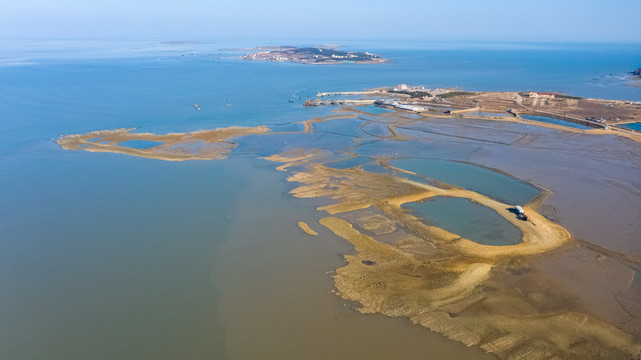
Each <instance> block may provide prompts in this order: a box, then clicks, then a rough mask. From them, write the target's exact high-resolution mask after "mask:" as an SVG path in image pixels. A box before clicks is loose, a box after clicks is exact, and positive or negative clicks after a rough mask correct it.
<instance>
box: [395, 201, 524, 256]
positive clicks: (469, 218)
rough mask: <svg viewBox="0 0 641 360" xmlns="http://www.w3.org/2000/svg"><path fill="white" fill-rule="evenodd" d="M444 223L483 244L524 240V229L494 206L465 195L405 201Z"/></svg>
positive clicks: (428, 217) (439, 224) (442, 225)
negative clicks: (417, 201)
mask: <svg viewBox="0 0 641 360" xmlns="http://www.w3.org/2000/svg"><path fill="white" fill-rule="evenodd" d="M404 207H408V208H410V209H412V210H414V211H415V212H417V213H418V214H419V215H420V216H422V217H424V218H425V219H426V222H427V223H429V224H430V225H434V226H437V227H440V228H442V229H444V230H447V231H449V232H452V233H455V234H458V235H460V236H461V237H463V238H466V239H469V240H472V241H474V242H477V243H479V244H483V245H492V246H503V245H515V244H518V243H520V242H521V238H522V236H523V233H522V232H521V230H519V229H518V228H517V227H516V226H514V225H512V224H511V223H509V222H508V221H506V220H505V219H504V218H503V217H502V216H500V215H499V214H497V213H496V212H495V211H493V210H492V209H490V208H487V207H485V206H482V205H479V204H477V203H474V202H472V201H470V200H468V199H463V198H447V197H434V198H432V199H430V200H429V201H425V202H420V203H409V204H406V205H404Z"/></svg>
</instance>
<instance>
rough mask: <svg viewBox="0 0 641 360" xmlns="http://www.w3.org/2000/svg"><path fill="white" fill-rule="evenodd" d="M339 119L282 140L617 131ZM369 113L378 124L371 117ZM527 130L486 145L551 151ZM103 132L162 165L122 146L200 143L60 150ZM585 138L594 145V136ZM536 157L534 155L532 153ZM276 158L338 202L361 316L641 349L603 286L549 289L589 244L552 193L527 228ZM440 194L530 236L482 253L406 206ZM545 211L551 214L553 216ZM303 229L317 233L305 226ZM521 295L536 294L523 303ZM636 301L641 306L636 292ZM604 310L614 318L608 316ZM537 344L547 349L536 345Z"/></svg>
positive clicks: (344, 270) (306, 154)
mask: <svg viewBox="0 0 641 360" xmlns="http://www.w3.org/2000/svg"><path fill="white" fill-rule="evenodd" d="M337 112H338V113H337V114H333V115H329V116H325V117H319V118H313V119H310V120H306V121H302V122H301V123H303V124H304V130H303V131H301V132H289V133H281V134H289V135H292V136H295V135H296V134H309V133H314V132H318V131H320V130H319V128H318V124H330V125H331V124H337V123H340V122H341V121H342V122H350V121H351V122H355V121H359V122H360V123H361V124H360V125H359V129H360V130H361V131H362V132H363V133H365V131H364V127H365V126H366V125H367V124H372V123H376V122H377V121H380V123H379V124H380V125H383V124H384V125H385V128H386V129H387V130H388V131H389V134H388V135H379V136H374V135H369V136H370V137H371V138H374V139H378V140H379V141H381V140H385V141H393V142H398V143H399V144H403V141H406V140H407V139H408V138H409V136H410V135H408V133H412V134H413V135H412V136H417V134H420V131H421V130H420V128H418V127H417V126H416V124H421V123H427V124H429V123H430V118H434V120H437V119H442V120H450V119H455V120H456V121H457V122H459V125H456V124H454V125H448V126H459V127H460V128H461V129H462V128H463V125H462V124H464V122H465V121H469V122H471V123H478V122H483V121H486V122H489V121H497V120H498V121H500V123H505V124H509V125H510V128H513V127H519V126H520V127H523V125H528V126H529V125H536V128H540V129H544V130H545V131H546V132H547V131H553V132H557V131H558V133H561V134H563V136H564V138H567V139H569V138H570V137H572V136H574V139H578V137H581V135H583V134H611V133H610V132H605V131H600V130H581V129H574V128H570V127H567V126H563V125H555V124H547V123H540V122H536V121H528V122H524V121H522V120H520V119H518V118H517V117H501V116H495V117H487V118H483V117H482V116H478V115H465V114H462V115H457V116H448V115H446V114H443V115H439V116H433V115H432V114H429V115H428V114H425V113H417V114H416V115H418V116H417V117H408V116H406V115H407V112H406V111H398V110H395V111H394V112H392V113H386V114H371V113H367V112H366V111H364V110H362V109H360V108H357V107H346V108H340V109H339V110H337ZM365 114H366V115H365ZM363 116H366V117H367V119H366V120H364V119H361V117H363ZM468 116H469V118H468ZM475 119H476V120H475ZM443 124H447V122H444V123H443ZM330 129H331V128H330ZM559 130H561V131H559ZM267 131H268V129H266V128H265V127H258V128H246V129H242V130H239V129H238V128H231V129H217V130H212V131H210V132H211V133H210V132H207V131H206V132H204V134H206V135H203V136H205V138H206V139H207V141H208V142H210V143H220V144H228V142H229V141H230V139H231V138H236V137H240V138H239V139H238V141H242V134H246V135H249V134H254V135H261V136H262V135H275V133H267ZM492 131H495V132H496V131H499V132H501V131H505V132H506V133H510V132H511V131H508V130H500V129H499V128H495V129H488V132H492ZM521 131H522V132H523V133H524V134H525V135H520V134H514V139H515V140H514V141H510V140H509V139H505V140H503V139H501V141H500V142H499V141H497V140H489V138H488V140H487V141H486V142H485V143H487V144H492V146H498V147H505V146H508V147H515V148H521V147H523V146H526V145H528V144H530V143H532V142H536V141H537V139H538V141H541V142H542V144H545V139H544V137H543V136H541V137H538V138H537V136H536V135H532V133H535V132H534V131H532V129H531V128H524V129H521ZM596 131H599V133H596ZM199 133H200V132H199ZM101 134H102V135H104V134H107V135H108V136H113V137H110V138H109V140H110V141H111V142H114V144H115V146H111V147H109V146H104V147H100V146H95V147H96V148H98V149H100V150H99V151H109V152H118V153H121V154H126V155H134V156H142V157H149V158H154V159H162V156H160V155H159V154H158V153H154V150H153V148H151V149H149V151H148V152H143V151H133V150H132V151H130V150H126V152H123V151H122V149H121V148H123V147H122V146H117V144H118V143H120V142H121V141H125V140H129V139H138V140H149V141H160V140H165V141H170V139H174V138H172V136H174V137H175V139H174V140H172V141H173V142H171V144H172V145H180V144H181V143H182V142H184V141H191V135H192V134H168V135H153V134H132V133H130V132H129V131H120V132H118V133H116V132H114V133H109V132H106V133H105V132H102V133H101V132H94V133H89V134H86V135H77V136H75V137H74V136H70V137H66V138H61V141H62V142H61V143H60V145H61V147H62V146H66V147H63V148H65V149H70V150H87V151H92V150H93V149H91V148H85V147H80V146H79V145H85V144H86V143H93V142H95V140H94V141H93V142H92V141H91V140H92V139H94V138H96V137H99V136H100V135H101ZM201 135H202V134H201ZM480 135H483V136H488V134H468V135H465V134H463V133H456V132H455V133H450V134H446V133H445V132H436V131H431V132H426V133H425V136H427V139H429V137H432V136H437V137H449V138H452V139H454V140H455V141H454V144H456V143H458V142H471V143H479V142H481V143H482V142H483V141H485V140H483V136H480ZM199 136H200V135H199ZM493 136H494V135H493ZM496 136H498V137H502V136H504V135H500V134H499V135H496ZM74 138H79V139H81V140H82V141H76V142H75V143H74V142H73V140H71V139H74ZM63 139H68V140H69V141H71V144H72V145H73V146H71V145H68V144H67V145H65V141H63ZM581 139H582V140H583V141H586V142H589V140H588V138H582V137H581ZM635 140H636V139H635ZM421 141H422V142H425V143H427V142H428V140H421ZM636 141H637V142H638V140H636ZM358 143H359V141H356V140H355V141H354V144H353V146H354V147H357V146H358ZM580 143H581V141H576V142H575V143H573V144H570V145H571V146H580ZM234 144H236V143H234ZM105 145H106V144H105ZM570 145H568V146H570ZM539 146H540V145H539ZM225 149H226V150H225V151H223V152H217V153H216V154H215V156H217V157H212V159H214V158H220V157H222V156H224V155H226V154H228V152H229V151H230V150H229V149H228V148H225ZM525 149H526V150H528V151H530V150H529V149H530V148H527V147H526V148H525ZM537 149H538V147H533V148H532V150H531V151H532V153H533V154H535V153H536V152H537V151H539V150H537ZM192 150H193V151H192V152H191V153H189V152H188V153H185V154H181V156H180V157H172V158H171V159H172V160H175V159H179V160H189V159H205V158H207V157H206V156H211V155H212V154H200V153H199V152H198V149H192ZM335 150H336V149H334V151H335ZM93 151H96V150H93ZM352 151H353V150H352V149H351V148H347V149H342V150H341V152H345V153H347V154H352V155H353V154H354V153H353V152H352ZM370 156H371V157H372V158H373V159H374V160H375V162H376V163H378V164H379V165H381V166H382V167H383V168H386V169H391V167H389V165H388V166H385V160H386V157H385V156H381V155H378V156H376V155H370ZM468 156H469V155H468ZM265 159H266V160H270V161H272V162H277V163H279V165H278V166H277V167H276V169H277V170H281V171H287V172H289V178H288V181H290V182H293V183H296V184H297V185H296V187H295V188H294V189H293V190H292V191H291V194H292V195H293V196H294V197H298V198H312V199H330V204H329V205H323V206H319V207H318V208H317V210H318V211H319V212H321V213H322V212H325V213H327V214H329V215H331V216H328V217H321V218H320V219H319V224H321V225H323V226H324V227H325V228H327V229H328V230H330V231H331V232H332V233H334V234H335V235H336V236H339V237H341V238H343V239H345V240H346V241H348V242H349V243H350V244H352V245H353V246H354V247H355V249H356V254H355V255H351V254H347V255H345V260H346V265H344V266H342V267H339V268H338V269H337V270H336V272H335V274H334V276H333V279H334V285H335V287H336V290H337V292H338V294H339V295H340V296H341V297H342V298H344V299H346V300H350V301H357V302H358V303H359V304H360V308H359V311H361V312H364V313H381V314H384V315H387V316H392V317H396V316H400V317H405V318H408V319H410V321H412V322H414V323H417V324H420V325H422V326H424V327H427V328H429V329H431V330H433V331H436V332H439V333H441V334H443V335H445V336H447V337H448V338H450V339H454V340H456V341H459V342H461V343H463V344H465V345H467V346H477V347H480V348H482V349H484V350H485V351H488V352H492V353H495V354H498V355H499V356H501V357H503V358H507V359H521V358H528V357H527V356H534V357H535V358H544V357H546V356H558V357H563V358H572V357H577V358H580V357H581V356H587V355H590V354H619V355H620V356H627V355H629V354H634V353H635V352H636V351H638V350H640V349H641V348H640V347H639V345H638V339H637V340H635V338H634V335H631V333H630V332H631V327H634V326H636V325H635V324H636V322H635V321H636V320H630V321H629V322H628V325H626V326H625V327H620V326H618V325H617V326H615V325H613V324H618V321H619V317H620V316H622V314H621V313H620V312H617V311H615V310H612V308H613V307H612V305H604V306H603V309H606V310H602V311H599V310H597V309H594V307H590V306H588V305H586V304H585V303H586V302H587V301H588V300H586V299H589V296H590V294H592V293H593V290H591V289H588V288H581V287H584V285H582V284H586V279H584V278H581V277H579V278H580V280H573V281H571V282H570V283H571V284H572V285H573V286H575V287H577V286H578V288H579V290H577V291H575V292H572V293H571V294H568V293H567V290H565V289H563V286H562V285H561V284H563V281H562V280H559V279H558V278H557V277H562V276H563V274H564V273H565V272H558V271H557V272H556V273H557V274H558V276H557V275H555V276H554V277H553V280H554V281H555V282H557V283H558V284H559V285H557V286H554V287H549V285H544V282H543V280H546V279H548V277H549V276H550V275H549V274H548V272H549V271H550V269H555V267H556V268H558V266H559V265H558V264H547V263H546V262H549V261H550V260H549V259H551V258H553V257H561V256H565V254H571V253H572V252H573V251H574V250H573V248H574V247H576V246H577V245H576V244H577V239H573V238H572V236H571V235H570V232H569V231H568V230H566V229H565V228H564V227H561V225H560V224H557V223H554V222H553V221H550V220H549V219H548V218H547V216H544V215H546V214H547V213H550V210H549V208H548V200H545V201H543V200H542V199H543V197H544V196H545V195H542V196H540V197H538V198H537V199H535V200H534V201H533V203H531V204H529V205H527V206H524V208H525V209H526V211H527V213H528V215H529V216H531V219H532V221H528V222H522V221H521V220H516V219H515V218H514V215H513V214H511V213H510V212H509V211H508V210H507V209H508V208H509V207H510V206H511V204H505V203H501V202H498V201H496V200H493V199H490V198H488V197H487V196H485V195H481V194H479V193H476V192H472V191H469V190H465V189H457V188H454V187H451V186H450V187H447V186H446V187H442V186H441V185H439V186H434V185H431V184H424V183H420V182H416V181H412V180H408V179H402V178H399V177H398V176H394V175H390V174H375V173H370V172H367V171H364V170H363V169H361V167H360V166H357V167H355V168H348V169H332V168H329V167H327V166H325V164H326V162H331V159H332V158H331V154H329V153H328V149H323V148H315V147H307V148H298V149H292V151H289V152H284V153H275V154H273V155H271V156H268V157H265ZM472 162H474V161H472ZM507 173H508V174H509V173H510V172H509V171H508V172H507ZM518 178H523V177H518ZM444 185H447V184H444ZM537 186H538V184H537ZM554 190H555V189H552V191H554ZM434 196H445V197H452V196H453V197H463V198H468V199H471V200H473V201H474V202H476V203H478V204H480V205H482V206H485V207H489V208H491V209H492V210H493V211H495V212H496V213H498V214H499V215H501V216H502V217H503V218H504V219H505V220H506V221H508V222H511V223H513V224H514V225H515V226H517V227H518V228H519V229H520V230H521V231H522V233H523V239H522V242H521V243H519V244H517V245H510V246H487V245H480V244H478V243H476V242H474V241H472V240H469V239H463V238H461V237H460V236H458V235H456V234H455V233H454V232H450V231H446V230H444V229H441V228H438V227H435V226H431V225H427V224H425V223H424V221H423V220H422V219H420V218H418V217H416V216H415V215H412V214H410V213H408V212H407V211H405V210H403V209H402V208H401V205H402V204H404V203H406V202H411V201H412V202H413V201H420V200H425V199H428V198H430V197H434ZM524 205H525V204H524ZM538 208H541V209H542V210H541V212H539V211H538ZM305 224H307V223H305ZM299 227H300V229H301V230H303V231H305V232H307V231H306V230H305V227H304V226H301V224H300V223H299ZM307 227H309V225H307ZM310 230H311V228H310ZM308 234H309V232H308ZM584 251H587V253H588V254H590V255H589V256H593V257H594V258H593V259H592V260H590V261H591V262H594V261H598V259H599V257H598V256H605V257H606V258H607V259H608V260H612V264H609V265H608V269H609V270H608V271H612V272H616V271H622V270H621V269H620V268H618V265H616V263H617V261H618V260H619V255H618V254H616V253H606V252H599V251H597V250H595V249H588V250H584ZM603 254H605V255H603ZM633 261H634V260H633ZM435 264H437V265H435ZM566 281H567V280H566ZM503 283H510V284H512V288H511V289H508V288H506V287H505V285H503ZM444 284H449V285H445V286H444ZM545 284H547V283H545ZM577 284H578V285H577ZM622 286H623V285H622ZM515 289H516V290H515ZM513 291H517V293H518V294H516V295H515V294H514V293H513ZM613 291H615V290H613ZM520 294H527V296H525V297H522V296H521V295H520ZM517 295H518V296H517ZM631 296H632V298H634V296H636V295H634V294H633V295H631ZM599 304H602V305H603V302H602V301H600V302H599ZM603 314H608V315H607V316H605V320H603V316H604V315H603ZM628 314H629V313H628ZM632 314H634V312H632ZM550 321H551V322H552V323H554V326H555V330H554V331H553V332H552V333H549V329H547V328H546V326H547V325H546V324H548V323H549V322H550ZM577 327H581V331H580V332H576V331H575V329H576V328H577ZM496 334H508V335H504V336H498V335H496ZM533 338H536V339H540V341H538V342H535V341H532V340H531V339H533ZM568 344H577V345H575V346H574V347H571V351H570V352H568V351H569V350H568V349H569V348H570V347H569V345H568Z"/></svg>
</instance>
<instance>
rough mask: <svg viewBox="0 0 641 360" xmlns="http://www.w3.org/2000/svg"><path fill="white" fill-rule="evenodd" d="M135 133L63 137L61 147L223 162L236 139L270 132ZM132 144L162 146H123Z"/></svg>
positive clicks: (237, 129)
mask: <svg viewBox="0 0 641 360" xmlns="http://www.w3.org/2000/svg"><path fill="white" fill-rule="evenodd" d="M133 130H134V129H116V130H100V131H94V132H90V133H87V134H84V135H66V136H61V137H60V139H58V141H57V143H58V144H59V145H60V147H62V148H63V149H66V150H85V151H90V152H110V153H118V154H125V155H131V156H140V157H145V158H149V159H158V160H165V161H184V160H198V159H201V160H211V159H221V158H223V157H224V156H225V155H227V154H228V153H229V152H230V151H231V150H232V149H233V148H234V147H235V146H236V144H235V143H234V142H233V141H231V140H232V139H234V138H237V137H240V136H246V135H250V134H262V133H265V132H267V131H269V129H267V128H266V127H265V126H258V127H255V128H242V127H230V128H223V129H215V130H204V131H196V132H193V133H173V134H166V135H157V134H149V133H134V132H132V131H133ZM131 140H142V141H153V142H160V143H161V144H160V145H157V146H153V147H150V148H148V149H135V148H132V147H127V146H122V145H120V144H121V143H124V142H126V141H131Z"/></svg>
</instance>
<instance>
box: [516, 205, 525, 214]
mask: <svg viewBox="0 0 641 360" xmlns="http://www.w3.org/2000/svg"><path fill="white" fill-rule="evenodd" d="M514 210H516V212H517V213H518V214H519V215H523V214H524V213H525V212H524V211H523V208H522V207H520V206H518V205H516V206H515V207H514Z"/></svg>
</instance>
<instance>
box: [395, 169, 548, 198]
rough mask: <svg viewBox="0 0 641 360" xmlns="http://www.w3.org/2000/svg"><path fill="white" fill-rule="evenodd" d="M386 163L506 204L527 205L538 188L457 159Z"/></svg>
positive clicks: (538, 191)
mask: <svg viewBox="0 0 641 360" xmlns="http://www.w3.org/2000/svg"><path fill="white" fill-rule="evenodd" d="M389 164H390V165H392V166H394V167H397V168H400V169H403V170H408V171H411V172H413V173H416V174H418V175H422V176H424V177H426V178H428V179H433V180H437V181H440V182H444V183H447V184H451V185H455V186H458V187H462V188H464V189H468V190H473V191H476V192H479V193H482V194H484V195H487V196H489V197H491V198H494V199H496V200H499V201H501V202H504V203H508V204H527V203H528V202H530V201H532V200H533V199H534V198H535V197H536V196H538V195H539V194H540V190H539V189H537V188H536V187H534V186H532V185H530V184H528V183H526V182H524V181H521V180H519V179H517V178H514V177H511V176H509V175H506V174H503V173H500V172H496V171H493V170H490V169H487V168H484V167H481V166H477V165H472V164H468V163H463V162H458V161H448V160H440V159H421V158H404V159H396V160H392V161H390V162H389Z"/></svg>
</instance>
